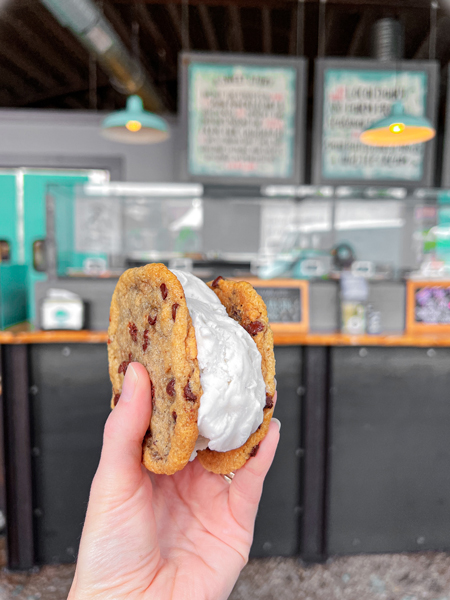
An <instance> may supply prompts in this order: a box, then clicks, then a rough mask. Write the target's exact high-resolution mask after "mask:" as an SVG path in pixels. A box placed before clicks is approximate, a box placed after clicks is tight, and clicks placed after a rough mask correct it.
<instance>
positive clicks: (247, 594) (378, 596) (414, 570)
mask: <svg viewBox="0 0 450 600" xmlns="http://www.w3.org/2000/svg"><path fill="white" fill-rule="evenodd" d="M5 558H6V553H5V549H4V541H3V542H2V540H1V539H0V564H1V565H5ZM73 572H74V567H73V565H52V566H46V567H43V568H42V569H36V570H34V571H33V572H31V573H11V572H8V571H7V570H6V568H5V567H4V566H3V568H2V570H1V571H0V600H38V599H42V600H66V598H67V594H68V591H69V588H70V584H71V581H72V577H73ZM155 600H157V599H156V598H155ZM230 600H450V554H444V553H432V552H429V553H422V554H392V555H386V554H382V555H371V556H367V555H365V556H364V555H363V556H351V557H339V558H335V559H330V560H329V561H328V562H327V563H325V564H321V565H312V566H305V565H302V564H301V563H300V562H299V561H298V560H296V559H294V558H270V559H257V560H256V559H255V560H252V561H250V563H249V564H248V565H247V566H246V567H245V569H244V570H243V572H242V574H241V577H240V578H239V580H238V582H237V584H236V586H235V588H234V591H233V593H232V594H231V596H230Z"/></svg>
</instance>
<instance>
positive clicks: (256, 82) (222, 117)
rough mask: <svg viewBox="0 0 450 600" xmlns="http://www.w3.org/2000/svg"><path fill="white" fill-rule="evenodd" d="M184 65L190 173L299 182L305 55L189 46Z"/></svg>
mask: <svg viewBox="0 0 450 600" xmlns="http://www.w3.org/2000/svg"><path fill="white" fill-rule="evenodd" d="M181 72H182V86H181V87H182V117H183V127H184V135H185V156H184V159H183V163H184V164H183V168H184V171H185V175H186V177H187V178H188V179H191V180H192V179H194V180H197V181H203V182H206V181H214V182H217V183H229V182H231V181H236V182H238V183H240V184H241V183H249V184H260V183H264V182H269V181H270V182H272V181H275V182H292V183H294V182H296V183H299V182H300V180H301V179H302V175H303V168H302V167H303V165H302V163H303V160H302V158H303V152H302V151H301V148H300V146H302V144H303V138H304V135H303V127H304V119H302V118H301V115H302V113H303V110H304V106H303V105H304V102H303V98H302V96H303V93H304V74H305V63H304V60H303V59H292V58H287V59H279V58H274V57H271V58H259V57H254V56H248V55H247V56H245V55H230V54H198V53H189V54H184V55H183V57H182V69H181ZM300 98H302V99H301V100H300Z"/></svg>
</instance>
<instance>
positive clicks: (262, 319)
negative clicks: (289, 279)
mask: <svg viewBox="0 0 450 600" xmlns="http://www.w3.org/2000/svg"><path fill="white" fill-rule="evenodd" d="M208 286H209V287H210V288H211V289H212V290H213V291H214V292H215V294H216V295H217V297H218V298H219V300H220V301H221V302H222V304H223V305H224V306H225V308H226V310H227V313H228V316H229V317H231V318H232V319H234V320H235V321H237V322H238V323H239V324H240V325H241V326H242V327H244V329H245V330H246V331H248V333H249V334H250V335H251V336H252V337H253V339H254V340H255V343H256V346H257V347H258V350H259V351H260V353H261V359H262V360H261V369H262V374H263V378H264V382H265V384H266V406H265V408H264V420H263V422H262V424H261V425H260V427H259V428H258V430H257V431H255V433H253V434H252V435H251V436H250V437H249V439H248V440H247V441H246V442H245V444H243V445H242V446H241V447H240V448H236V449H235V450H229V451H228V452H217V451H214V450H209V449H208V448H207V449H206V450H200V451H199V452H198V453H197V457H198V460H199V461H200V462H201V464H202V465H203V467H204V468H205V469H207V470H208V471H212V472H214V473H221V474H226V473H230V472H231V471H236V470H237V469H240V468H241V467H242V466H243V465H244V464H245V463H246V462H247V460H248V459H249V458H251V457H252V456H255V454H256V453H257V451H258V448H259V444H260V443H261V441H262V440H263V439H264V438H265V436H266V435H267V432H268V430H269V424H270V420H271V418H272V415H273V397H274V394H275V356H274V352H273V333H272V330H271V329H270V325H269V320H268V318H267V309H266V305H265V304H264V301H263V299H262V298H261V296H260V295H259V294H258V293H257V291H256V290H255V289H254V287H253V286H252V285H250V284H249V283H247V282H245V281H233V280H228V279H223V278H222V277H218V278H217V279H215V280H214V281H212V282H210V283H208Z"/></svg>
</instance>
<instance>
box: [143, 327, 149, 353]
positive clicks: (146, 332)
mask: <svg viewBox="0 0 450 600" xmlns="http://www.w3.org/2000/svg"><path fill="white" fill-rule="evenodd" d="M147 336H148V329H146V330H145V331H144V343H143V344H142V350H143V351H144V352H145V351H146V350H147V348H148V344H149V341H148V337H147Z"/></svg>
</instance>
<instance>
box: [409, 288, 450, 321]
mask: <svg viewBox="0 0 450 600" xmlns="http://www.w3.org/2000/svg"><path fill="white" fill-rule="evenodd" d="M406 328H407V330H408V331H413V332H419V331H428V332H431V331H436V332H438V331H449V330H450V281H408V282H407V307H406Z"/></svg>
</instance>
